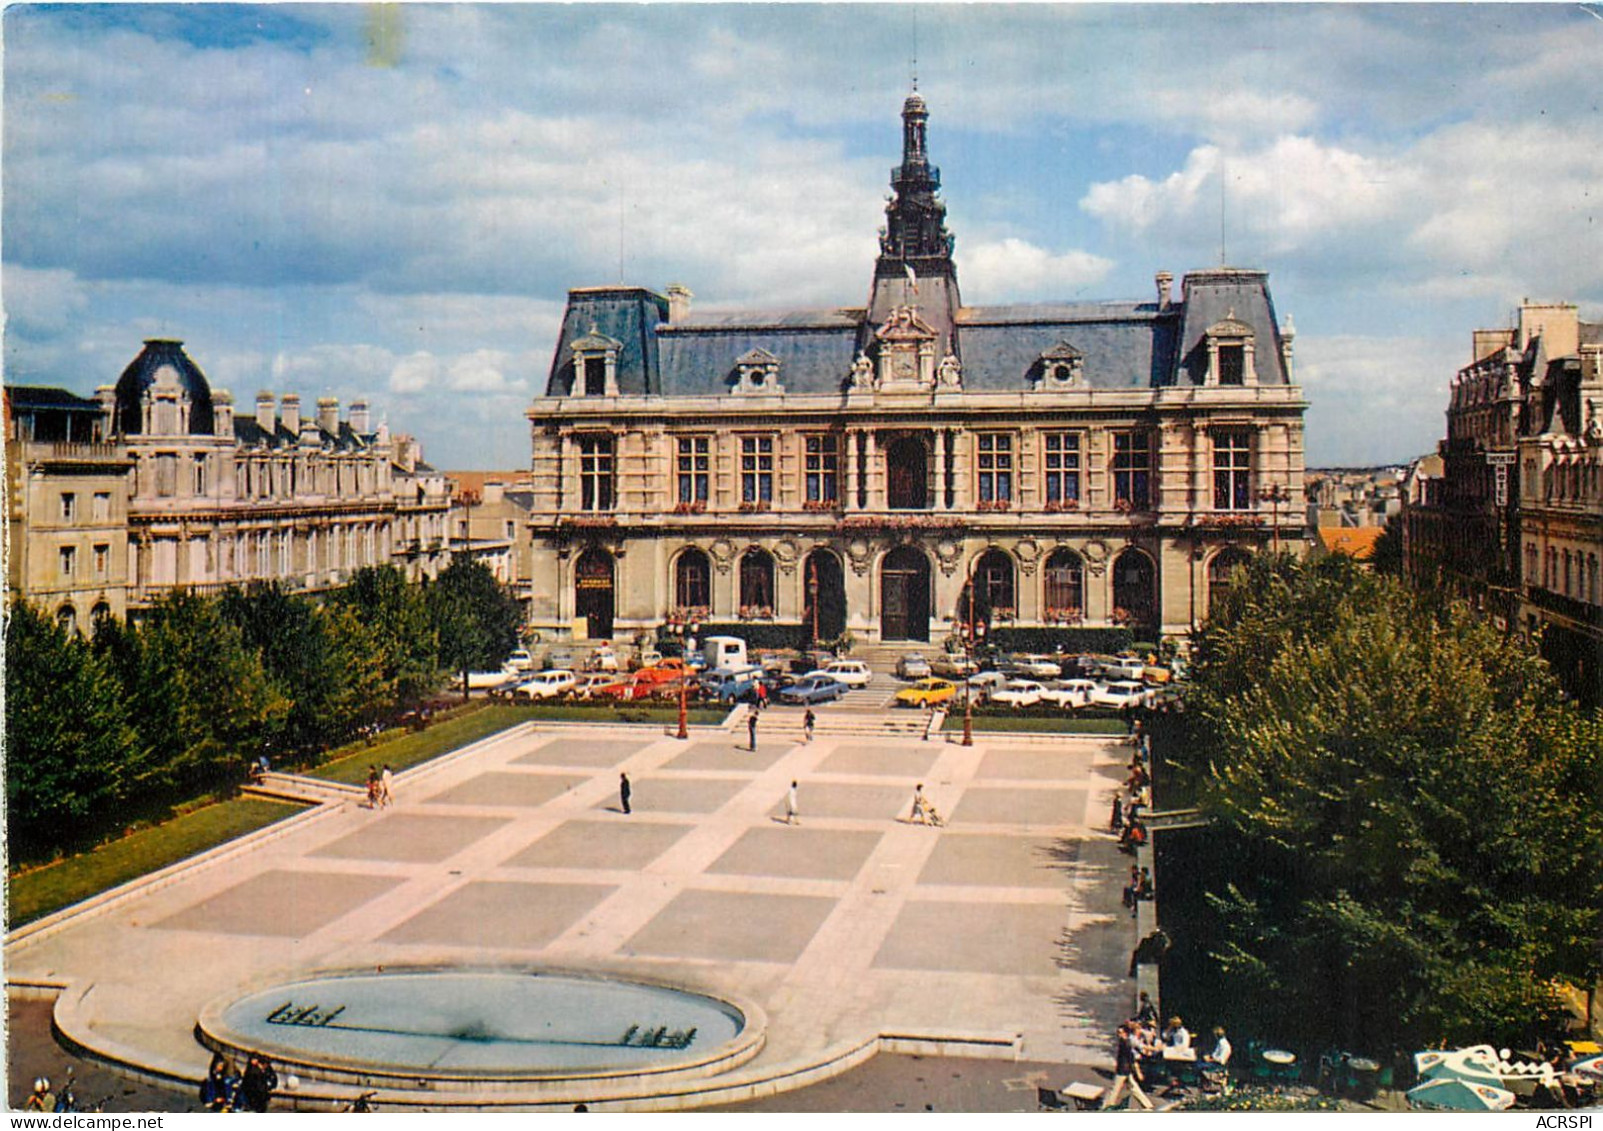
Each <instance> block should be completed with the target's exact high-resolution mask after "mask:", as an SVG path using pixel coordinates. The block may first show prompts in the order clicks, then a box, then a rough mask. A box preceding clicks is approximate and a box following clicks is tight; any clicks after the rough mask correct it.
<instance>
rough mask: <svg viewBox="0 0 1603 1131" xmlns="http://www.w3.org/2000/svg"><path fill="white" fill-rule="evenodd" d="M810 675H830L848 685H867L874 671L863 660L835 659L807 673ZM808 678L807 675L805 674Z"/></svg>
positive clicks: (838, 681) (831, 677)
mask: <svg viewBox="0 0 1603 1131" xmlns="http://www.w3.org/2000/svg"><path fill="white" fill-rule="evenodd" d="M807 675H809V676H813V675H822V676H828V677H829V678H830V679H832V680H835V681H836V682H837V683H844V684H845V685H846V686H847V687H867V686H868V684H869V681H870V680H872V679H873V678H874V673H873V672H871V671H869V670H868V665H867V664H865V663H863V661H861V660H835V661H834V662H833V663H828V664H825V665H824V666H823V667H821V668H817V669H815V670H813V671H810V672H808V673H807ZM802 678H803V679H806V678H807V676H803V677H802Z"/></svg>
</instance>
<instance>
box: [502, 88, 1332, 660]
mask: <svg viewBox="0 0 1603 1131" xmlns="http://www.w3.org/2000/svg"><path fill="white" fill-rule="evenodd" d="M902 116H903V162H902V165H901V166H900V167H899V168H898V169H897V170H895V171H894V173H893V178H892V184H893V188H894V190H895V195H894V197H893V199H892V201H891V203H890V204H889V205H888V207H887V223H886V226H885V228H884V229H883V230H882V232H881V239H880V257H879V260H878V261H877V263H876V265H875V270H874V277H873V282H872V286H871V290H870V296H869V302H868V304H867V305H866V306H865V307H861V308H836V309H831V310H823V311H785V312H772V311H766V312H747V311H736V312H723V313H707V314H701V315H695V314H692V312H691V311H690V295H689V292H688V291H686V290H685V289H684V288H682V287H673V288H669V290H668V293H667V295H666V296H664V295H658V294H656V293H653V292H651V291H648V290H645V289H642V288H636V287H622V286H620V287H601V288H579V289H575V290H573V291H571V292H570V293H569V298H568V306H567V311H566V314H565V317H564V323H563V332H562V336H561V339H560V341H559V344H558V346H557V350H556V356H555V358H554V359H553V363H552V367H551V372H550V376H549V379H548V382H547V386H546V390H545V395H544V396H542V397H540V398H537V399H536V401H535V403H534V405H533V406H532V407H531V409H530V411H529V418H530V422H531V426H532V449H533V453H532V462H531V471H532V486H533V499H532V512H531V516H530V527H531V535H532V551H531V555H532V561H531V568H532V585H531V618H532V623H533V626H534V627H535V628H536V629H538V630H541V631H554V632H556V633H557V634H559V635H561V634H568V633H571V634H573V635H575V636H578V637H583V636H589V637H603V638H611V637H624V636H627V635H629V634H630V633H633V632H636V631H640V630H646V629H650V628H653V627H655V626H656V625H659V624H661V623H663V622H664V621H668V620H673V619H675V618H681V617H689V618H694V619H698V620H702V621H706V620H711V621H715V622H719V623H725V622H729V621H746V622H751V623H754V624H763V623H770V622H772V623H777V624H790V625H796V626H798V629H799V631H801V632H805V634H807V635H811V636H815V637H817V638H820V639H829V638H832V637H834V636H836V635H838V634H839V632H840V631H841V630H842V629H849V630H850V631H851V632H852V634H853V635H854V636H855V637H856V638H857V639H859V640H867V641H882V640H883V641H892V640H915V641H916V640H939V639H941V638H942V637H943V636H944V635H945V634H946V633H947V632H949V631H951V630H952V628H953V626H954V624H956V623H957V621H958V620H959V619H962V618H964V617H966V615H967V614H966V610H967V609H968V608H969V607H970V604H969V598H968V596H967V595H966V594H967V589H966V587H967V586H968V584H969V579H970V578H973V582H974V586H973V593H974V607H975V615H976V616H981V617H984V618H986V619H987V620H988V621H989V622H990V623H992V624H1015V625H1019V626H1048V625H1070V624H1072V625H1087V626H1106V625H1113V624H1129V625H1131V626H1132V627H1134V629H1135V630H1136V632H1137V634H1138V635H1139V636H1141V637H1143V638H1148V639H1151V638H1153V637H1155V636H1156V635H1158V634H1160V633H1161V634H1184V633H1186V632H1188V631H1189V630H1191V629H1192V628H1194V627H1195V626H1196V625H1197V624H1198V623H1199V622H1200V621H1201V619H1202V618H1203V617H1204V616H1205V614H1206V611H1207V605H1208V599H1209V593H1210V578H1214V579H1217V578H1219V577H1222V576H1223V574H1224V573H1225V572H1227V570H1228V568H1229V566H1230V564H1231V563H1232V562H1234V561H1237V560H1239V559H1240V557H1241V556H1242V555H1244V554H1246V553H1250V552H1252V551H1254V550H1257V549H1260V548H1268V547H1270V546H1275V545H1278V546H1280V547H1281V548H1285V549H1291V550H1295V551H1298V552H1301V551H1302V550H1303V548H1304V545H1305V542H1304V538H1305V514H1306V510H1305V507H1306V504H1305V501H1304V498H1303V433H1302V421H1303V411H1304V408H1305V404H1304V402H1303V400H1302V398H1301V394H1300V390H1299V389H1298V388H1297V386H1296V385H1295V384H1293V382H1292V373H1291V369H1292V360H1291V334H1290V331H1289V328H1287V330H1285V331H1284V332H1283V331H1282V329H1281V327H1280V326H1279V324H1278V322H1277V320H1276V317H1275V313H1274V309H1273V304H1272V302H1271V300H1270V297H1269V292H1268V286H1267V278H1266V276H1265V275H1264V274H1263V273H1262V272H1259V271H1252V270H1241V269H1234V268H1219V269H1214V270H1209V271H1199V272H1194V273H1191V274H1188V275H1187V276H1185V278H1184V279H1183V280H1182V284H1181V288H1180V293H1179V295H1174V294H1173V293H1172V291H1173V280H1172V277H1171V276H1169V275H1168V274H1167V273H1160V274H1159V276H1158V278H1157V290H1156V294H1155V296H1154V297H1153V298H1152V299H1151V300H1147V301H1133V302H1106V303H1075V304H1040V305H1028V306H1009V307H967V306H964V305H963V304H962V301H961V299H960V296H959V293H958V283H957V271H956V267H955V264H954V263H953V261H952V258H951V250H952V242H953V241H952V237H951V236H950V235H948V234H947V231H946V227H945V206H944V204H943V203H942V202H941V201H940V199H939V197H938V196H937V195H936V189H937V188H938V186H939V173H938V171H937V170H936V169H934V167H933V166H931V165H929V163H928V156H927V150H926V145H925V122H926V118H927V112H926V110H925V106H924V102H923V100H922V99H921V98H920V97H919V96H918V95H916V94H915V95H913V96H911V97H910V98H909V99H908V100H907V103H906V105H905V106H904V107H903V115H902Z"/></svg>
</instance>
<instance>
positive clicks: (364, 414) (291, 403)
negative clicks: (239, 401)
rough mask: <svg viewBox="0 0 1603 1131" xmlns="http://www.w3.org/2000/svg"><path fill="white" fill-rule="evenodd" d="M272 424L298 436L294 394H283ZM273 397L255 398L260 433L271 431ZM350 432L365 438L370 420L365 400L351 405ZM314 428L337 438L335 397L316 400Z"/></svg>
mask: <svg viewBox="0 0 1603 1131" xmlns="http://www.w3.org/2000/svg"><path fill="white" fill-rule="evenodd" d="M277 404H278V411H277V413H276V421H277V422H278V423H281V424H283V425H284V428H285V430H286V431H288V432H291V433H294V434H295V435H297V436H298V435H300V432H301V424H302V421H301V398H300V395H299V394H298V393H285V394H284V396H283V398H282V399H280V400H279V401H278V402H277ZM273 407H274V399H273V394H272V393H271V392H268V391H265V390H264V391H262V392H260V393H257V394H256V424H257V427H259V428H261V430H262V431H263V432H272V431H273V430H274V423H275V413H274V411H273ZM347 422H348V423H349V424H350V426H351V431H352V432H355V433H357V434H358V435H363V436H365V435H366V434H367V433H368V432H369V431H371V428H370V427H369V425H370V424H371V422H372V418H371V416H370V414H369V412H368V406H367V402H366V401H365V400H356V401H352V402H351V414H350V416H349V417H348V418H347ZM317 426H318V427H319V428H321V429H322V430H323V431H325V432H328V433H330V434H337V433H338V432H339V430H340V402H339V398H338V397H318V398H317Z"/></svg>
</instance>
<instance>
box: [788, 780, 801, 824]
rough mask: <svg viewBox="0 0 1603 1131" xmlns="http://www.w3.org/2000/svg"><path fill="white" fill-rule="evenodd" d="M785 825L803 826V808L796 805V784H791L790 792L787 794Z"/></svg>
mask: <svg viewBox="0 0 1603 1131" xmlns="http://www.w3.org/2000/svg"><path fill="white" fill-rule="evenodd" d="M785 824H787V825H799V824H801V807H800V806H798V805H797V804H796V783H795V782H791V783H790V792H788V793H787V794H785Z"/></svg>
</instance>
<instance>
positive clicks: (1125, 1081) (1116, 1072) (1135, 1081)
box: [1102, 1023, 1152, 1111]
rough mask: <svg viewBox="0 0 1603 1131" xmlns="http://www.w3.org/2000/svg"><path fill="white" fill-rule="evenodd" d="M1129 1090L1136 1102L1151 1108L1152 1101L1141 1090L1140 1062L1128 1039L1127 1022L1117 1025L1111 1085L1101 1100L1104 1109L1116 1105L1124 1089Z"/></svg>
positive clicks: (1121, 1097) (1128, 1028)
mask: <svg viewBox="0 0 1603 1131" xmlns="http://www.w3.org/2000/svg"><path fill="white" fill-rule="evenodd" d="M1126 1088H1128V1089H1129V1090H1130V1095H1131V1096H1132V1097H1134V1099H1135V1101H1136V1103H1138V1104H1140V1105H1141V1106H1142V1107H1144V1108H1146V1109H1147V1110H1148V1111H1151V1110H1152V1101H1151V1100H1150V1099H1148V1098H1147V1094H1146V1093H1145V1092H1143V1091H1142V1090H1141V1063H1140V1061H1138V1060H1137V1059H1136V1055H1135V1045H1134V1044H1133V1043H1132V1042H1131V1039H1130V1026H1129V1024H1128V1023H1126V1024H1123V1025H1120V1026H1119V1035H1118V1037H1117V1038H1115V1043H1114V1046H1113V1087H1112V1088H1110V1089H1108V1096H1107V1099H1105V1100H1103V1101H1102V1107H1103V1109H1104V1110H1106V1109H1108V1108H1110V1107H1116V1106H1117V1105H1118V1104H1119V1101H1120V1100H1122V1099H1123V1098H1124V1092H1125V1089H1126Z"/></svg>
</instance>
